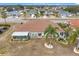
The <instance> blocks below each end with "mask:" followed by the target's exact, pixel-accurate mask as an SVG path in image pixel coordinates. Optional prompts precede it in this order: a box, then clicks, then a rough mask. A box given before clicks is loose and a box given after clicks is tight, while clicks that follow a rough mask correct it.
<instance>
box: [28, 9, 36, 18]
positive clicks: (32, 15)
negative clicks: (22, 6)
mask: <svg viewBox="0 0 79 59" xmlns="http://www.w3.org/2000/svg"><path fill="white" fill-rule="evenodd" d="M37 12H38V11H37V10H28V11H27V15H29V16H30V17H31V18H36V16H35V14H37Z"/></svg>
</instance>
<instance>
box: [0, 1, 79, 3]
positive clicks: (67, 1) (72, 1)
mask: <svg viewBox="0 0 79 59" xmlns="http://www.w3.org/2000/svg"><path fill="white" fill-rule="evenodd" d="M0 3H77V4H79V0H0Z"/></svg>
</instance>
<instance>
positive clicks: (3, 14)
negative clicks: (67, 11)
mask: <svg viewBox="0 0 79 59" xmlns="http://www.w3.org/2000/svg"><path fill="white" fill-rule="evenodd" d="M1 17H2V18H3V19H4V21H5V24H6V18H7V13H6V12H5V11H2V12H1Z"/></svg>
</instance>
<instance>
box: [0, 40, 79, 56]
mask: <svg viewBox="0 0 79 59" xmlns="http://www.w3.org/2000/svg"><path fill="white" fill-rule="evenodd" d="M44 43H45V40H44V39H33V40H28V41H11V40H5V41H0V55H4V56H5V55H7V56H10V55H11V56H33V55H36V56H40V55H41V56H46V55H49V56H62V55H63V56H78V54H75V53H74V52H73V48H74V46H62V45H60V44H59V43H57V42H55V41H52V43H53V46H54V48H52V49H48V48H46V47H45V46H44Z"/></svg>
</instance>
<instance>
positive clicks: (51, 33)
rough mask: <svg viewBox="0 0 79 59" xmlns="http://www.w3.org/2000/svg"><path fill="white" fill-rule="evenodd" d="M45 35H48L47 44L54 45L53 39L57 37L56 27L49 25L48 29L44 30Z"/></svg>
mask: <svg viewBox="0 0 79 59" xmlns="http://www.w3.org/2000/svg"><path fill="white" fill-rule="evenodd" d="M44 35H45V37H46V42H47V45H52V44H51V40H52V39H55V37H56V35H57V32H56V29H55V28H53V27H52V25H49V26H48V27H47V28H46V30H45V31H44Z"/></svg>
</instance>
